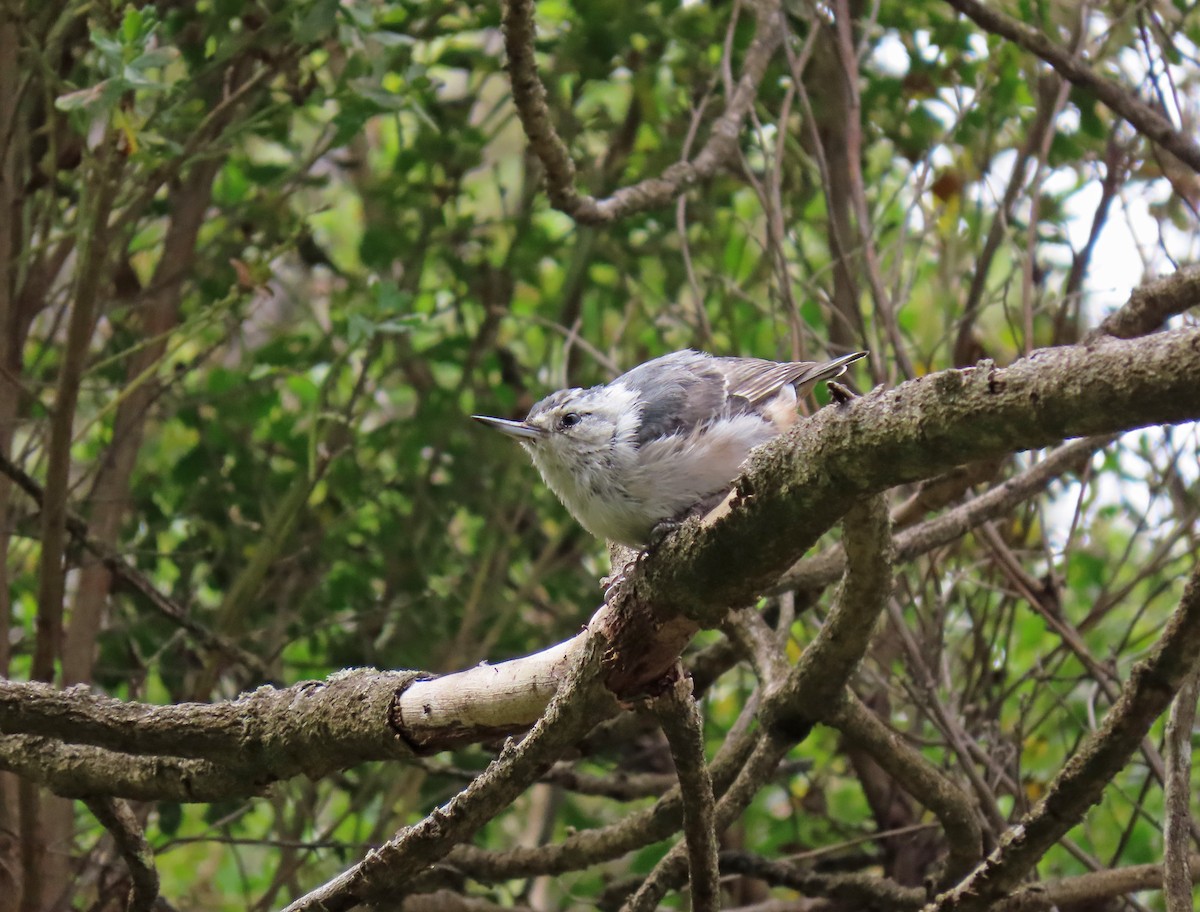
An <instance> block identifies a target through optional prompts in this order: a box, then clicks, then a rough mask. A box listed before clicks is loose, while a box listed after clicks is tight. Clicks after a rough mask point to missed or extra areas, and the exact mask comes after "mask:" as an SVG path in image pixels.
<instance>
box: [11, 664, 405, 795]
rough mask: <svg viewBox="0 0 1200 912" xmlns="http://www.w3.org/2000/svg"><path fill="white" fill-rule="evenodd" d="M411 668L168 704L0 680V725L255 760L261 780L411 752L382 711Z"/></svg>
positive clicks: (140, 750)
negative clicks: (229, 697) (221, 700)
mask: <svg viewBox="0 0 1200 912" xmlns="http://www.w3.org/2000/svg"><path fill="white" fill-rule="evenodd" d="M415 677H416V673H415V672H386V671H368V670H361V669H360V670H356V671H348V672H343V673H341V674H337V675H333V676H331V677H330V678H329V679H328V680H326V681H323V682H322V681H305V682H302V683H300V684H295V685H293V686H291V687H288V688H286V689H283V690H278V689H276V688H273V687H260V688H259V689H258V690H256V691H254V692H253V693H250V694H246V695H244V696H242V697H239V698H238V699H236V700H229V701H227V702H224V703H213V704H206V703H180V704H176V705H173V706H148V705H146V704H141V703H127V702H124V701H122V700H114V699H112V698H109V697H100V696H95V695H94V694H91V693H89V692H88V690H87V688H86V687H74V688H69V689H67V690H56V689H55V688H53V687H49V686H47V685H44V684H37V683H19V682H16V681H8V680H0V730H2V731H3V732H4V733H5V734H6V735H11V734H15V733H20V734H29V735H43V736H49V737H52V738H57V739H60V740H63V741H71V742H75V743H79V744H92V745H95V746H97V747H103V748H106V749H108V750H113V751H121V752H124V753H128V754H158V755H164V756H168V757H183V758H191V759H200V760H209V761H212V762H213V763H217V764H229V763H231V762H232V763H234V764H236V765H238V766H242V767H245V766H249V765H253V767H254V768H256V769H257V770H258V772H259V774H260V775H261V776H262V777H263V780H264V781H270V780H272V779H281V778H286V777H289V776H295V775H298V774H300V773H305V774H307V775H309V776H312V777H317V776H321V775H324V774H325V773H327V772H330V771H331V770H335V769H344V768H346V767H349V766H354V765H356V764H358V763H362V762H363V761H365V760H368V759H374V760H383V759H391V760H395V759H401V758H404V757H408V756H411V753H412V752H411V750H410V749H409V748H408V747H407V746H406V745H405V744H404V742H403V741H402V740H401V739H400V737H399V736H398V735H397V732H396V731H395V730H394V729H393V728H392V727H391V725H389V723H388V719H389V711H390V709H391V706H392V703H393V700H394V699H395V695H396V693H397V692H398V691H400V690H402V689H403V688H404V687H405V686H407V685H408V684H409V683H410V682H411V681H412V680H413V679H414V678H415Z"/></svg>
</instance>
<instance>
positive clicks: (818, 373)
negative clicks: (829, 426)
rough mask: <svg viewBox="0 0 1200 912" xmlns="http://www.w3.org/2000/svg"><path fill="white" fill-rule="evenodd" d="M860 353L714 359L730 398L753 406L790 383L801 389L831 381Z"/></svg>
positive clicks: (859, 356) (861, 355)
mask: <svg viewBox="0 0 1200 912" xmlns="http://www.w3.org/2000/svg"><path fill="white" fill-rule="evenodd" d="M863 354H864V353H863V352H855V353H854V354H852V355H845V356H844V357H841V358H834V359H833V360H832V361H764V360H762V359H759V358H714V359H713V360H714V362H716V364H717V366H718V368H719V369H720V370H721V371H722V372H723V373H724V374H725V379H726V381H727V382H728V384H729V391H728V394H729V396H730V398H736V399H742V400H745V402H746V403H748V404H749V405H750V406H755V405H758V404H759V403H760V402H764V401H765V400H767V399H770V398H771V397H772V396H774V395H775V394H776V393H778V392H779V390H780V389H782V388H783V387H784V386H785V385H787V384H789V383H790V384H791V385H793V386H795V387H796V388H797V390H798V391H801V392H802V391H803V390H804V389H805V388H809V387H811V386H812V385H813V384H816V383H818V382H820V381H821V380H831V379H832V378H834V377H836V376H838V375H839V374H841V373H842V372H843V371H845V369H846V365H847V364H849V363H850V362H851V361H857V360H858V359H859V358H861V357H863ZM735 410H736V408H735Z"/></svg>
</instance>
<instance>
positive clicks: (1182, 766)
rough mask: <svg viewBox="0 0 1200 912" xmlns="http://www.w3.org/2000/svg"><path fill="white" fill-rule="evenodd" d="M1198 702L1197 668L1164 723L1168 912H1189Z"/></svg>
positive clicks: (1165, 894) (1199, 682)
mask: <svg viewBox="0 0 1200 912" xmlns="http://www.w3.org/2000/svg"><path fill="white" fill-rule="evenodd" d="M1197 698H1200V664H1198V665H1196V667H1195V668H1193V669H1192V672H1191V674H1189V675H1188V677H1187V680H1186V681H1184V683H1183V686H1182V687H1181V688H1179V693H1178V694H1177V695H1176V697H1175V703H1174V705H1173V706H1172V707H1171V715H1170V716H1169V717H1168V719H1167V732H1166V738H1165V740H1166V746H1165V754H1166V767H1167V781H1166V783H1165V795H1164V799H1163V803H1164V805H1165V806H1166V807H1165V815H1164V816H1165V819H1164V821H1163V899H1164V900H1166V906H1167V912H1191V910H1192V871H1191V859H1190V857H1189V856H1188V848H1189V840H1190V836H1191V829H1192V811H1191V795H1192V789H1191V775H1192V727H1193V726H1194V725H1195V724H1196V700H1197Z"/></svg>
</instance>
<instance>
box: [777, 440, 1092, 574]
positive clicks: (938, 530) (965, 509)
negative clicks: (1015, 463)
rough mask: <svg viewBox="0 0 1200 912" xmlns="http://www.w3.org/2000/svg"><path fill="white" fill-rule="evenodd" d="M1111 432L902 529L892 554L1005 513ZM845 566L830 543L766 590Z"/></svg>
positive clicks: (922, 550)
mask: <svg viewBox="0 0 1200 912" xmlns="http://www.w3.org/2000/svg"><path fill="white" fill-rule="evenodd" d="M1114 439H1115V437H1112V436H1104V437H1084V438H1082V439H1081V440H1073V441H1071V442H1070V443H1066V444H1063V445H1062V446H1060V447H1057V448H1056V449H1054V450H1052V451H1051V452H1049V453H1047V454H1046V455H1045V456H1044V457H1043V458H1042V459H1039V460H1038V461H1037V462H1036V463H1034V464H1033V465H1031V466H1030V467H1029V468H1027V469H1025V471H1023V472H1020V473H1018V474H1017V475H1014V476H1013V477H1012V478H1009V479H1008V480H1007V481H1005V482H1003V483H1002V484H998V485H996V486H995V487H993V488H992V489H991V490H989V491H987V492H986V493H983V494H980V495H979V496H978V497H975V498H972V499H971V500H969V501H967V502H966V503H964V504H960V505H959V506H957V507H955V508H954V509H952V510H947V511H946V512H945V513H943V514H942V515H941V516H937V517H934V518H933V519H930V520H926V521H925V522H923V523H921V524H920V525H917V526H913V527H912V528H910V529H905V530H904V531H903V532H900V533H899V534H897V535H896V537H895V539H894V540H893V543H892V547H893V549H894V552H895V556H894V560H895V562H896V563H897V564H902V563H905V562H907V561H910V560H912V559H913V558H915V557H919V556H920V555H922V554H926V553H928V552H930V551H932V550H934V549H935V548H940V547H943V546H944V545H948V544H950V543H951V542H955V541H958V540H959V539H960V538H962V536H963V535H964V534H965V533H967V532H969V531H971V530H972V529H974V528H977V527H978V526H981V525H982V524H983V523H985V522H987V521H988V520H992V519H997V518H999V517H1001V516H1004V515H1006V514H1007V513H1009V512H1010V511H1011V510H1012V509H1013V508H1014V507H1016V506H1017V505H1018V504H1021V503H1024V502H1025V501H1027V500H1029V499H1030V498H1031V497H1036V496H1037V495H1038V494H1041V493H1042V492H1043V491H1045V490H1046V488H1047V487H1049V485H1050V484H1051V482H1053V481H1054V480H1055V479H1057V478H1060V477H1061V476H1062V475H1064V474H1065V473H1067V472H1070V471H1072V470H1077V469H1078V467H1079V466H1080V465H1081V464H1082V463H1083V462H1084V461H1085V460H1087V459H1088V458H1089V457H1091V455H1092V454H1093V453H1095V452H1096V451H1097V450H1099V449H1101V448H1102V447H1105V446H1107V445H1108V444H1110V443H1111V442H1112V441H1113V440H1114ZM845 569H846V552H845V551H844V550H843V548H842V546H841V544H837V545H834V546H833V547H831V548H829V549H828V550H826V551H824V552H823V553H821V554H818V555H816V556H815V557H806V558H804V559H803V560H801V561H798V562H797V563H796V564H795V565H794V566H793V567H792V568H791V569H790V570H788V571H787V573H785V574H784V575H783V576H782V577H780V578H779V581H778V582H777V583H776V584H775V585H774V586H773V587H772V588H771V589H770V590H769V592H768V594H771V595H773V594H775V593H777V592H784V591H787V590H789V589H820V588H824V587H825V586H828V585H829V584H830V583H833V582H835V581H836V580H837V578H838V577H839V576H841V575H842V573H843V571H844V570H845Z"/></svg>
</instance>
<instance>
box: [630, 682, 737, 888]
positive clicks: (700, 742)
mask: <svg viewBox="0 0 1200 912" xmlns="http://www.w3.org/2000/svg"><path fill="white" fill-rule="evenodd" d="M650 711H651V712H652V713H653V714H654V717H655V718H656V719H657V720H658V723H659V725H661V726H662V730H663V733H664V734H665V735H666V736H667V743H668V744H669V745H670V746H671V758H672V759H673V760H674V761H675V772H676V775H678V777H679V791H680V794H682V795H683V838H684V840H685V842H686V845H687V858H688V881H689V883H690V884H691V900H692V909H693V910H694V912H709V910H717V909H720V908H721V880H720V873H719V872H718V870H717V832H716V816H715V815H716V801H715V800H714V798H713V786H712V777H711V776H710V775H709V771H708V763H707V762H706V761H705V759H704V717H703V715H702V714H701V713H700V707H699V705H698V704H697V703H696V700H695V698H694V697H693V696H692V683H691V680H690V679H689V678H687V677H685V676H684V675H683V673H682V669H679V670H678V676H677V677H676V680H675V681H674V683H673V684H672V685H671V686H670V687H669V688H668V689H667V690H666V692H664V693H663V694H661V695H660V696H658V697H656V698H654V699H652V700H651V701H650ZM635 900H636V895H635Z"/></svg>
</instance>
